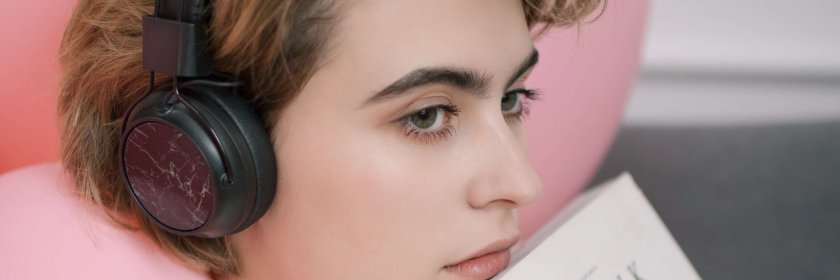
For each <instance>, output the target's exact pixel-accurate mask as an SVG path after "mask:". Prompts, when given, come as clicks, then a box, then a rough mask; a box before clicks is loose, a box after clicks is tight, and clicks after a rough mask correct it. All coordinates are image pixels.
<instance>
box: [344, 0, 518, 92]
mask: <svg viewBox="0 0 840 280" xmlns="http://www.w3.org/2000/svg"><path fill="white" fill-rule="evenodd" d="M349 6H350V8H349V9H346V10H344V11H343V12H344V13H345V14H343V15H342V16H341V17H340V18H341V20H340V21H339V23H338V26H337V27H336V30H335V36H333V38H331V40H333V42H332V43H333V44H335V45H334V46H333V48H331V49H332V55H330V60H331V61H330V62H329V63H336V64H339V65H335V66H337V67H347V68H352V72H353V73H354V74H358V75H364V76H367V77H371V76H378V77H380V78H382V79H383V80H382V81H378V83H381V84H385V83H387V82H390V80H393V79H396V78H398V77H399V76H401V75H403V74H405V73H407V72H410V71H412V70H414V69H417V68H422V67H436V66H453V67H462V68H471V69H476V70H478V71H482V72H488V73H498V74H499V75H502V76H506V75H505V73H507V72H510V71H513V68H515V67H516V66H518V65H519V64H520V63H521V61H522V59H523V57H527V56H528V55H529V54H530V53H531V51H532V49H533V46H532V41H531V38H530V35H529V33H528V28H527V25H526V22H525V15H524V12H523V9H522V6H521V2H520V1H519V0H494V1H487V0H458V1H451V0H401V1H392V0H362V1H356V2H354V3H352V4H351V5H349ZM347 70H350V69H347ZM383 73H387V74H386V75H383ZM386 76H387V77H386ZM368 82H375V83H376V82H377V81H368ZM494 82H496V81H494ZM501 83H504V81H503V82H501Z"/></svg>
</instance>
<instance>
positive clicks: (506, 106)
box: [502, 92, 522, 113]
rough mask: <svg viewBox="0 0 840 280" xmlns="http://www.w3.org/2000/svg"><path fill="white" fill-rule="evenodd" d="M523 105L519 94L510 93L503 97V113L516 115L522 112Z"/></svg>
mask: <svg viewBox="0 0 840 280" xmlns="http://www.w3.org/2000/svg"><path fill="white" fill-rule="evenodd" d="M521 107H522V103H520V101H519V92H508V93H505V96H504V97H502V112H504V113H516V112H518V111H520V110H522V108H521Z"/></svg>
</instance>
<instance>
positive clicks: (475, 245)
mask: <svg viewBox="0 0 840 280" xmlns="http://www.w3.org/2000/svg"><path fill="white" fill-rule="evenodd" d="M349 7H351V8H350V9H348V10H345V11H343V15H344V17H342V18H341V20H340V21H339V24H338V27H337V30H336V33H335V34H336V36H334V37H332V38H330V40H331V42H330V43H331V44H332V48H331V51H330V53H329V55H328V56H325V64H324V66H323V67H322V68H320V69H319V70H318V71H317V72H316V73H315V74H314V76H313V77H312V79H311V80H310V81H309V82H308V84H306V86H305V87H304V89H303V91H302V92H301V93H300V95H299V96H298V97H297V98H296V99H295V100H294V101H293V102H292V103H291V104H290V105H289V106H288V107H287V109H286V110H284V111H283V112H282V113H281V117H280V121H279V123H277V125H276V128H275V129H274V130H273V131H272V134H273V137H274V139H275V144H274V145H275V151H276V156H277V161H278V163H279V167H278V168H279V170H278V172H279V173H278V174H279V182H278V189H277V195H276V197H275V198H274V202H273V204H272V206H271V208H270V209H269V210H268V212H267V213H266V214H265V216H263V217H262V218H261V219H260V220H259V221H258V222H257V223H256V224H254V225H253V226H252V227H250V228H248V229H247V230H246V231H244V232H242V233H239V234H237V235H235V236H234V244H235V246H236V247H237V250H238V252H239V254H240V259H241V261H242V264H243V270H242V271H243V277H246V278H249V277H251V278H253V277H270V278H276V279H472V278H487V277H489V276H490V275H486V274H487V273H495V272H494V271H495V270H496V269H492V266H494V265H495V264H497V263H499V262H506V260H505V257H504V255H505V254H504V253H501V254H494V255H493V256H492V257H491V258H484V259H483V262H482V263H481V265H489V266H491V269H490V271H489V272H488V271H487V269H486V268H485V269H484V270H482V269H481V268H480V267H475V266H471V265H470V264H469V263H466V264H462V265H461V266H457V265H456V264H458V263H461V262H462V261H465V260H467V259H469V258H471V257H474V256H475V255H476V254H479V255H481V254H483V253H487V251H486V250H485V249H486V248H488V246H489V248H491V250H490V251H498V250H504V249H505V248H507V246H509V245H511V244H512V242H514V241H515V240H517V238H518V228H517V215H516V211H517V208H519V207H521V206H523V205H526V204H528V203H529V202H531V201H533V200H534V199H535V198H536V197H537V195H538V193H539V192H540V182H539V179H538V178H537V176H536V174H535V172H534V171H533V170H532V168H531V166H530V165H529V163H528V161H527V159H526V157H525V149H526V147H525V138H524V135H523V133H522V125H521V123H520V120H519V118H518V117H519V114H521V113H522V109H521V108H522V107H521V105H522V104H521V103H519V102H520V101H525V99H526V95H527V94H526V93H524V92H523V91H522V90H521V89H524V85H523V80H524V78H525V76H526V75H527V70H528V69H529V68H530V66H531V65H532V64H533V63H535V62H536V61H535V57H534V48H533V45H532V41H531V38H530V36H529V32H528V29H527V27H526V23H525V17H524V12H523V9H522V7H521V3H520V1H519V0H496V1H486V0H470V1H467V0H459V1H450V0H411V1H408V0H401V1H391V0H367V1H359V2H357V3H353V4H351V5H349ZM517 90H519V91H517ZM525 103H527V101H525ZM470 269H478V270H477V271H473V272H469V271H468V270H470ZM459 270H462V271H460V272H459Z"/></svg>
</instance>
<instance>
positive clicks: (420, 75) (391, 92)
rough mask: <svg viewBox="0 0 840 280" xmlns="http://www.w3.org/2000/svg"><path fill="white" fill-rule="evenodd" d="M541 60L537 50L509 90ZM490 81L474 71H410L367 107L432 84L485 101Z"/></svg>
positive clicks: (454, 68) (512, 80) (375, 96)
mask: <svg viewBox="0 0 840 280" xmlns="http://www.w3.org/2000/svg"><path fill="white" fill-rule="evenodd" d="M538 59H539V54H538V53H537V50H536V49H532V50H531V53H530V55H529V56H528V57H527V58H526V59H525V60H524V61H523V62H522V63H520V65H519V68H518V69H517V70H516V72H514V75H513V76H512V77H510V79H508V82H507V84H506V85H505V88H508V87H510V86H511V85H512V84H513V83H514V82H515V81H516V80H517V79H518V78H519V77H520V76H522V74H525V72H528V70H530V69H531V68H532V67H533V66H534V65H535V64H537V61H538ZM490 80H491V76H490V75H486V74H483V73H481V72H479V71H477V70H474V69H465V68H457V67H431V68H419V69H415V70H413V71H411V72H409V73H408V74H406V75H404V76H402V77H401V78H399V79H398V80H396V81H395V82H393V83H391V84H390V85H388V86H387V87H385V88H384V89H382V90H380V91H379V92H377V93H376V94H374V95H373V96H372V97H371V98H369V99H368V100H367V101H365V102H364V104H363V105H368V104H371V103H378V102H381V101H384V100H387V99H391V98H395V97H397V96H399V95H401V94H404V93H407V92H409V91H411V90H412V89H415V88H418V87H422V86H427V85H430V84H447V85H450V86H454V87H457V88H460V89H463V90H465V91H467V92H470V93H472V94H474V95H476V96H477V97H479V98H481V97H484V96H485V95H486V93H487V87H488V86H489V84H490Z"/></svg>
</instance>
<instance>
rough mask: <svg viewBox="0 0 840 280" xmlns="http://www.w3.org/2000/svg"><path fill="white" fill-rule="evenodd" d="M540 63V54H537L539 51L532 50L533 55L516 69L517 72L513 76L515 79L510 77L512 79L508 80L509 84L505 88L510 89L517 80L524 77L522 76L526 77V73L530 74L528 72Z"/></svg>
mask: <svg viewBox="0 0 840 280" xmlns="http://www.w3.org/2000/svg"><path fill="white" fill-rule="evenodd" d="M538 61H540V53H539V52H537V49H531V55H529V56H528V58H527V59H525V61H522V63H521V64H519V68H517V69H516V72H515V74H513V77H510V79H508V82H507V83H506V84H505V88H509V87H510V86H511V85H513V83H514V82H516V80H517V79H519V77H522V75H524V74H525V72H528V70H531V68H533V67H534V65H537V62H538Z"/></svg>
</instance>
